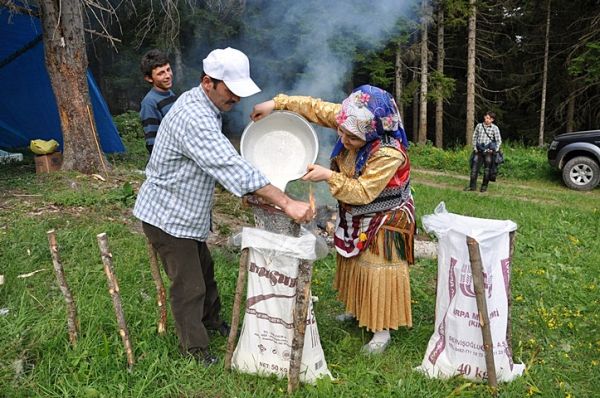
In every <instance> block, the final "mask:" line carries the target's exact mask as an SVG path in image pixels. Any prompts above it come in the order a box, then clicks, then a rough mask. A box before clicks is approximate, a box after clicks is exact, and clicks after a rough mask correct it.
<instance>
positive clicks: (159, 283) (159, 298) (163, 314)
mask: <svg viewBox="0 0 600 398" xmlns="http://www.w3.org/2000/svg"><path fill="white" fill-rule="evenodd" d="M146 243H147V247H148V256H149V257H150V272H151V273H152V279H153V280H154V286H155V287H156V304H157V305H158V311H159V316H158V334H159V335H161V336H162V335H164V334H165V332H166V331H167V294H166V291H165V285H164V284H163V280H162V277H161V276H160V268H159V267H158V256H157V254H156V250H155V249H154V246H152V243H150V241H146Z"/></svg>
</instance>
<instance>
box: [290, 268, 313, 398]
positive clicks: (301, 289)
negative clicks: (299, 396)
mask: <svg viewBox="0 0 600 398" xmlns="http://www.w3.org/2000/svg"><path fill="white" fill-rule="evenodd" d="M311 278H312V263H311V262H310V261H308V260H300V264H299V265H298V282H297V285H296V299H295V302H294V310H293V311H294V337H293V339H292V352H291V355H290V367H289V370H288V390H287V391H288V394H292V393H293V392H294V391H295V390H296V389H297V388H298V386H299V385H300V367H301V365H302V350H303V349H304V334H305V332H306V317H307V315H308V305H309V304H310V300H311V297H310V285H311Z"/></svg>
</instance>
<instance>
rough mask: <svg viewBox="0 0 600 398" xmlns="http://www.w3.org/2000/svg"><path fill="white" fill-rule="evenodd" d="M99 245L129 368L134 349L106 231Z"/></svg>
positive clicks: (132, 361) (133, 360) (132, 360)
mask: <svg viewBox="0 0 600 398" xmlns="http://www.w3.org/2000/svg"><path fill="white" fill-rule="evenodd" d="M96 238H98V246H99V247H100V255H101V256H102V263H103V264H104V273H105V274H106V278H107V280H108V292H109V293H110V296H111V298H112V301H113V307H114V308H115V315H116V316H117V323H118V325H119V335H120V336H121V340H123V346H124V347H125V353H126V354H127V364H128V365H129V369H131V367H132V366H133V364H134V362H135V359H134V357H133V349H132V348H131V341H130V340H129V331H128V330H127V322H125V314H124V313H123V306H122V305H121V294H120V293H119V283H118V281H117V277H116V276H115V273H114V268H113V265H112V253H111V252H110V250H109V248H108V238H107V236H106V234H105V233H101V234H98V235H97V236H96Z"/></svg>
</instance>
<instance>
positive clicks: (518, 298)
mask: <svg viewBox="0 0 600 398" xmlns="http://www.w3.org/2000/svg"><path fill="white" fill-rule="evenodd" d="M515 301H517V302H519V301H523V296H522V295H520V294H519V295H518V296H517V297H515Z"/></svg>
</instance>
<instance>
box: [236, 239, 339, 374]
mask: <svg viewBox="0 0 600 398" xmlns="http://www.w3.org/2000/svg"><path fill="white" fill-rule="evenodd" d="M311 242H312V243H311ZM242 248H248V249H249V253H248V255H249V267H248V289H247V298H246V307H245V308H246V310H245V314H244V323H243V326H242V332H241V335H240V339H239V341H238V344H237V347H236V349H235V352H234V353H233V358H232V367H233V368H234V369H237V370H238V371H241V372H245V373H257V374H262V375H270V374H275V375H277V376H278V377H287V375H288V370H289V362H290V355H291V352H292V338H293V333H294V329H293V315H292V314H293V304H294V300H295V293H296V278H297V275H298V264H299V261H300V260H299V259H300V258H305V259H315V258H316V254H315V237H314V236H312V235H303V236H301V237H300V238H291V237H288V236H283V235H278V234H274V233H270V232H266V231H263V230H260V229H254V228H244V229H243V231H242ZM309 297H310V293H309ZM306 323H307V324H306V332H305V338H304V348H303V351H302V364H301V367H300V381H302V382H305V383H314V382H315V381H316V379H318V378H320V377H323V376H327V377H331V373H330V372H329V369H328V368H327V362H326V361H325V355H324V353H323V349H322V347H321V340H320V338H319V330H318V328H317V320H316V318H315V314H314V311H313V306H312V302H310V303H309V308H308V314H307V318H306Z"/></svg>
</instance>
